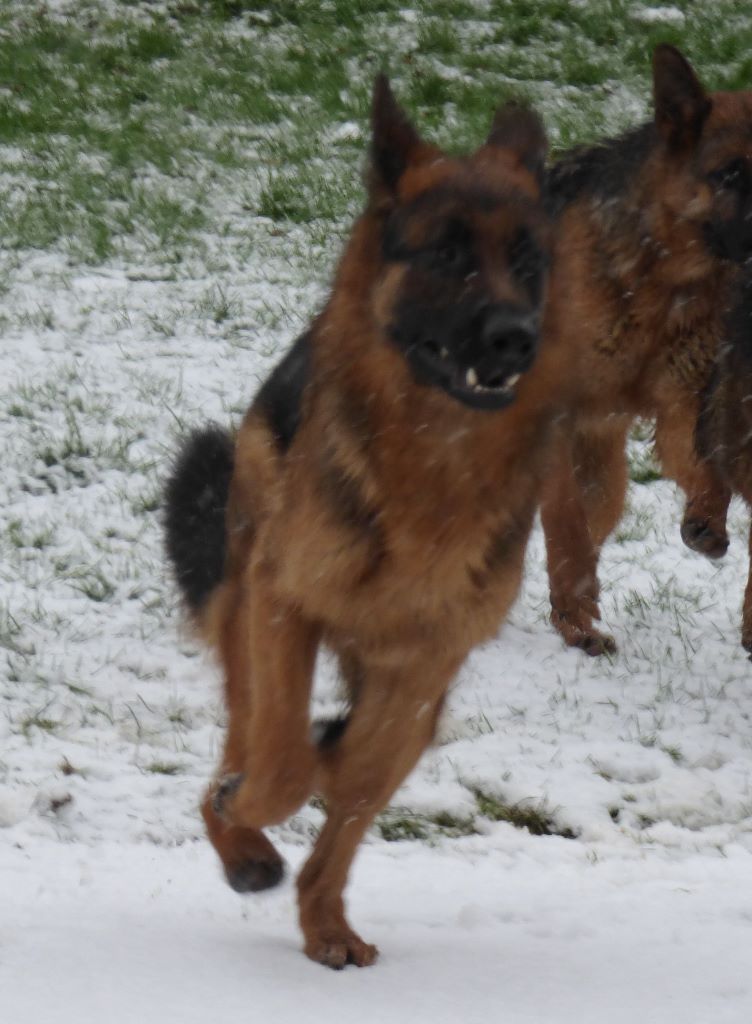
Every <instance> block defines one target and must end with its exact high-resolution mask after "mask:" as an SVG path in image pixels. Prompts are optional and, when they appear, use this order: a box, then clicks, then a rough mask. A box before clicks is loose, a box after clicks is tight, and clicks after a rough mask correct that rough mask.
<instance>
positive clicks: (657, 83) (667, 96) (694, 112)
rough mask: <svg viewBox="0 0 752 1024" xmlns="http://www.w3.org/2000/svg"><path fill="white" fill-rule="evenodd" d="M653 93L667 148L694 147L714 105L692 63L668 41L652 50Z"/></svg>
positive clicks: (657, 119)
mask: <svg viewBox="0 0 752 1024" xmlns="http://www.w3.org/2000/svg"><path fill="white" fill-rule="evenodd" d="M653 96H654V99H655V123H656V127H657V128H658V131H659V133H660V134H661V136H662V138H663V139H664V141H665V142H666V143H667V145H668V146H669V148H671V149H674V150H679V149H687V148H690V147H691V146H694V144H695V143H696V142H697V140H698V139H699V137H700V133H701V132H702V126H703V124H704V123H705V118H706V117H707V116H708V114H709V113H710V109H711V107H712V105H713V104H712V101H711V100H710V97H709V96H708V94H707V93H706V92H705V89H704V88H703V86H702V83H701V82H700V80H699V78H698V77H697V75H696V74H695V72H694V69H693V68H692V65H691V64H690V63H689V61H688V60H687V59H686V57H684V55H683V54H682V53H680V52H679V50H677V49H676V47H675V46H671V45H669V43H660V44H659V45H658V46H656V48H655V52H654V53H653Z"/></svg>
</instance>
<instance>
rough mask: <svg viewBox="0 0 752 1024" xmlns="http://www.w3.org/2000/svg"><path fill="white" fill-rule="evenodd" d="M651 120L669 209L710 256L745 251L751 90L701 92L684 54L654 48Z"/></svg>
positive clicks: (751, 191)
mask: <svg viewBox="0 0 752 1024" xmlns="http://www.w3.org/2000/svg"><path fill="white" fill-rule="evenodd" d="M653 92H654V98H655V124H656V128H657V132H658V135H659V141H660V147H661V148H660V151H659V153H660V159H661V163H662V166H663V168H664V169H665V171H666V173H665V174H664V176H663V182H662V185H661V187H660V192H661V196H662V200H663V202H664V203H665V205H666V206H667V207H668V208H669V210H670V211H671V213H673V214H674V215H675V216H678V217H679V218H680V219H683V220H686V221H689V222H691V223H693V224H694V225H696V226H697V227H698V229H699V231H700V234H701V236H702V239H703V240H704V242H705V244H706V245H707V247H708V248H709V250H710V252H711V253H712V255H713V256H715V257H718V258H720V259H723V260H730V261H732V262H734V263H742V262H744V261H745V260H747V259H748V258H749V257H750V256H752V93H750V92H736V93H723V92H716V93H707V92H706V91H705V89H704V88H703V86H702V84H701V83H700V81H699V79H698V78H697V76H696V74H695V72H694V71H693V69H692V67H691V65H690V64H689V63H688V62H687V60H686V59H685V57H683V56H682V54H681V53H680V52H679V51H678V50H677V49H675V48H674V47H673V46H669V45H667V44H662V45H660V46H658V47H657V48H656V50H655V53H654V56H653Z"/></svg>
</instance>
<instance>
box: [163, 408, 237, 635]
mask: <svg viewBox="0 0 752 1024" xmlns="http://www.w3.org/2000/svg"><path fill="white" fill-rule="evenodd" d="M233 461H234V444H233V439H232V436H231V435H230V433H229V432H228V431H226V430H223V429H222V428H221V427H218V426H216V424H211V425H209V426H207V427H204V428H203V429H202V430H197V431H194V433H192V434H191V435H190V436H189V437H188V438H187V439H186V441H185V442H184V444H183V446H182V448H181V450H180V453H179V454H178V457H177V459H176V461H175V465H174V467H173V470H172V474H171V475H170V478H169V480H168V481H167V486H166V488H165V513H164V529H165V547H166V550H167V556H168V558H169V560H170V562H171V563H172V567H173V570H174V572H175V578H176V580H177V583H178V586H179V587H180V591H181V593H182V595H183V600H184V601H185V603H186V606H187V607H188V610H189V611H190V612H191V614H192V615H193V616H194V617H195V618H197V619H198V618H199V617H200V615H201V612H202V610H203V608H204V606H205V604H206V602H207V601H208V599H209V597H210V595H211V593H212V591H213V590H214V589H215V587H217V586H218V584H219V583H220V582H221V581H222V577H223V575H224V566H225V555H226V549H227V539H226V526H225V513H226V510H227V497H228V494H229V491H230V478H231V477H232V469H233Z"/></svg>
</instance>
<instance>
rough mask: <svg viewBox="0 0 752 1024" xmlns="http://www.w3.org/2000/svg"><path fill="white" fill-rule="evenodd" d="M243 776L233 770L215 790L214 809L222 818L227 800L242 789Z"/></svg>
mask: <svg viewBox="0 0 752 1024" xmlns="http://www.w3.org/2000/svg"><path fill="white" fill-rule="evenodd" d="M243 778H244V776H243V773H242V772H233V773H232V775H223V776H222V778H221V779H220V780H219V783H218V785H217V788H216V789H215V791H214V796H213V797H212V809H213V810H214V812H215V814H218V815H219V817H220V818H224V817H225V810H226V807H227V801H228V800H231V799H232V797H234V796H235V794H236V793H237V791H238V790H239V789H240V786H241V784H242V782H243ZM230 884H232V883H230ZM233 888H234V886H233Z"/></svg>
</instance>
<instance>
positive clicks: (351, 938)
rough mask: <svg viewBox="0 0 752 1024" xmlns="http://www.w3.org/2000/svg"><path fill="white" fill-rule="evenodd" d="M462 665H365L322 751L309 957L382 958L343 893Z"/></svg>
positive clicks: (304, 916)
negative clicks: (347, 711) (350, 917)
mask: <svg viewBox="0 0 752 1024" xmlns="http://www.w3.org/2000/svg"><path fill="white" fill-rule="evenodd" d="M458 667H459V662H458V661H457V660H453V661H451V662H447V663H445V664H441V665H437V664H436V662H435V660H433V661H432V660H431V659H430V656H429V655H426V657H425V659H424V660H421V661H417V660H416V661H411V662H410V663H409V664H405V665H403V666H400V667H399V668H384V667H380V668H373V667H369V668H365V670H364V677H363V683H362V686H361V690H360V694H359V697H358V701H357V704H356V705H355V707H354V709H353V712H352V716H351V718H350V721H349V723H348V725H347V728H346V729H345V732H344V734H343V735H342V737H341V738H340V739H339V741H338V742H337V743H336V744H335V745H334V746H333V747H332V748H331V749H328V750H325V751H324V752H323V754H322V761H323V766H322V774H321V792H322V795H323V797H324V799H325V801H326V807H327V820H326V824H325V825H324V828H323V829H322V831H321V834H320V835H319V838H318V840H317V842H316V846H315V848H314V850H313V853H312V854H311V857H310V858H309V860H308V861H307V863H306V864H305V866H304V868H303V870H302V872H301V874H300V877H299V879H298V897H299V908H300V923H301V927H302V930H303V935H304V938H305V952H306V954H307V955H308V956H309V957H310V958H311V959H312V960H315V961H317V962H318V963H322V964H324V965H326V966H327V967H333V968H335V969H340V968H342V967H344V966H345V965H346V964H348V963H350V964H355V965H357V966H358V967H365V966H368V965H369V964H371V963H373V961H374V960H375V959H376V956H377V950H376V947H375V946H372V945H369V944H368V943H366V942H364V941H363V940H362V939H361V938H360V936H359V935H357V934H356V933H355V932H354V931H353V930H352V928H351V927H350V925H349V924H348V922H347V920H346V918H345V910H344V900H343V890H344V887H345V884H346V882H347V876H348V873H349V871H350V866H351V864H352V860H353V857H354V855H355V851H356V849H357V847H358V844H359V843H360V841H361V839H362V837H363V834H364V833H365V831H366V829H367V828H368V826H369V825H370V824H371V822H372V821H373V818H374V816H375V815H376V814H377V813H378V812H379V811H380V810H381V809H382V808H383V807H384V806H385V804H386V803H387V802H388V800H389V798H390V797H391V795H392V793H393V792H394V791H395V790H396V789H397V787H398V786H399V785H400V783H401V782H402V781H403V779H404V778H405V776H406V775H407V774H408V772H409V771H410V770H411V769H412V768H413V766H414V765H415V763H416V761H417V760H418V758H419V757H420V755H421V753H422V752H423V750H424V749H425V748H426V746H427V745H428V743H429V742H430V741H431V739H432V737H433V735H434V731H435V728H436V720H437V717H438V714H439V711H440V709H441V704H442V702H443V699H444V694H445V693H446V690H447V687H448V686H449V683H450V682H451V680H452V678H453V676H454V674H455V672H456V670H457V668H458Z"/></svg>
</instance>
